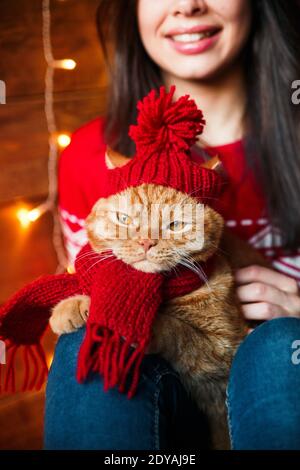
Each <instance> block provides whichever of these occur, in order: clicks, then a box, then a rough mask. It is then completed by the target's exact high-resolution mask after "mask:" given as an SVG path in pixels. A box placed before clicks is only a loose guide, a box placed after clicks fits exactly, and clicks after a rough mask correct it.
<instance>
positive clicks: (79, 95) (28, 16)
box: [0, 0, 107, 449]
mask: <svg viewBox="0 0 300 470" xmlns="http://www.w3.org/2000/svg"><path fill="white" fill-rule="evenodd" d="M97 4H98V0H64V1H62V0H51V7H52V42H53V53H54V56H55V58H56V59H63V58H72V59H74V60H75V61H76V62H77V68H76V69H75V70H73V71H65V70H57V71H56V72H55V93H54V102H55V112H56V118H57V123H58V128H59V130H60V131H61V132H72V131H73V130H75V129H76V128H78V127H79V126H80V125H82V124H83V123H85V122H87V121H88V120H90V119H93V118H94V117H96V116H98V115H101V114H103V112H104V110H105V95H106V86H107V82H106V75H105V67H104V63H103V58H102V55H101V51H100V48H99V45H98V39H97V33H96V27H95V11H96V7H97ZM0 28H1V29H0V57H1V59H0V80H4V81H5V82H6V86H7V99H6V101H7V104H6V105H0V142H1V145H0V168H1V171H0V227H1V237H0V240H1V243H0V266H1V268H0V304H1V303H3V302H4V301H5V300H6V299H7V298H8V296H9V295H11V294H12V293H13V292H15V291H16V290H17V289H19V288H20V287H21V286H22V285H24V284H25V283H27V282H29V281H31V280H32V279H34V278H36V277H38V276H39V275H41V274H46V273H53V272H54V271H55V268H56V265H57V260H56V256H55V252H54V249H53V245H52V219H51V215H50V214H46V215H44V216H43V217H41V219H39V220H38V221H37V222H35V223H34V224H33V225H32V226H30V227H29V228H28V229H26V230H24V229H22V228H21V227H20V225H19V223H18V221H17V220H16V210H17V208H18V207H19V206H20V205H21V204H24V203H25V204H28V205H29V206H36V205H38V204H39V203H40V202H41V201H43V200H44V198H45V196H46V193H47V184H48V180H47V157H48V134H47V130H46V121H45V115H44V75H45V70H46V64H45V59H44V56H43V44H42V0H17V1H11V0H1V1H0ZM54 342H55V338H54V337H53V336H52V335H51V334H48V335H46V337H45V341H44V344H45V347H46V350H47V355H48V358H49V357H51V354H52V352H53V347H54ZM21 367H22V365H19V368H21ZM19 373H20V370H19ZM43 404H44V393H43V391H42V392H40V393H26V394H15V395H10V396H5V395H0V449H38V448H41V446H42V432H43Z"/></svg>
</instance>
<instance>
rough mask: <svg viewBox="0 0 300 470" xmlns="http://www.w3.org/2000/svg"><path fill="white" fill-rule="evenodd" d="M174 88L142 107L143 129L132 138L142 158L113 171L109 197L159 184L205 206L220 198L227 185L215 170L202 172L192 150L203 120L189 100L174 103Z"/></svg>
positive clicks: (135, 128)
mask: <svg viewBox="0 0 300 470" xmlns="http://www.w3.org/2000/svg"><path fill="white" fill-rule="evenodd" d="M175 89H176V87H175V85H172V86H171V88H170V92H169V93H167V92H166V90H165V87H164V86H161V87H160V90H159V96H157V94H156V90H151V91H150V93H149V94H148V95H147V96H146V97H145V98H144V99H142V100H141V101H139V102H138V104H137V109H138V111H139V113H138V118H137V125H132V126H130V129H129V136H130V137H131V138H132V139H133V140H134V142H135V144H136V155H135V156H134V157H133V158H132V159H130V160H129V162H128V163H126V164H125V165H124V166H122V167H117V168H113V169H110V170H108V178H107V185H106V187H105V188H104V191H105V196H106V197H107V196H110V195H112V194H116V193H118V192H120V191H122V190H123V189H126V188H128V187H129V186H139V185H140V184H142V183H153V184H158V185H163V186H169V187H172V188H174V189H177V190H179V191H181V192H184V193H188V194H190V195H192V196H193V197H195V198H197V199H199V200H201V201H202V202H205V199H206V198H209V199H211V198H213V197H216V196H218V195H219V194H220V191H221V186H222V183H223V179H222V178H221V176H220V175H219V174H218V173H217V172H216V171H214V170H211V169H207V168H203V167H201V166H200V165H199V164H198V163H196V162H194V161H192V160H191V158H190V148H191V146H192V145H193V144H195V143H196V140H197V139H196V137H197V135H200V134H201V133H202V131H203V127H204V124H205V120H204V119H203V114H202V111H201V110H200V109H198V108H197V105H196V103H195V101H194V100H192V99H189V95H184V96H181V97H180V98H179V99H178V100H177V101H175V102H172V98H173V95H174V92H175Z"/></svg>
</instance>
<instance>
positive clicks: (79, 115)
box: [0, 0, 106, 203]
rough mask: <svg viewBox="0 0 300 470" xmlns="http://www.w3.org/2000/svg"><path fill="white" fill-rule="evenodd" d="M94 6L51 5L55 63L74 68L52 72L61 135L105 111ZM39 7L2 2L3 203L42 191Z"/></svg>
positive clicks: (94, 0) (26, 0)
mask: <svg viewBox="0 0 300 470" xmlns="http://www.w3.org/2000/svg"><path fill="white" fill-rule="evenodd" d="M97 4H98V0H65V1H61V0H52V1H51V5H52V42H53V53H54V57H55V58H57V59H63V58H72V59H74V60H75V61H76V62H77V67H76V69H75V70H73V71H68V70H56V71H55V95H54V100H55V111H56V117H57V122H58V127H59V129H60V130H61V131H66V132H70V131H73V130H74V129H76V128H77V127H79V126H80V125H81V124H82V123H84V122H86V121H88V120H89V119H92V118H93V117H95V116H97V115H99V114H101V113H103V111H104V106H105V86H106V75H105V68H104V64H103V60H102V55H101V51H100V47H99V45H98V38H97V33H96V26H95V11H96V7H97ZM41 5H42V0H18V1H17V2H12V1H11V0H1V5H0V21H1V39H0V56H1V61H0V62H1V63H0V79H2V80H4V81H5V82H6V88H7V104H6V105H1V106H0V135H1V146H0V167H1V172H0V203H1V202H7V201H10V200H12V199H13V198H16V197H37V196H41V195H43V194H45V193H46V190H47V152H48V141H47V132H46V122H45V116H44V96H43V93H44V76H45V70H46V63H45V59H44V55H43V43H42V9H41Z"/></svg>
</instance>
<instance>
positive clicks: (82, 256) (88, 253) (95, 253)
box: [77, 249, 112, 260]
mask: <svg viewBox="0 0 300 470" xmlns="http://www.w3.org/2000/svg"><path fill="white" fill-rule="evenodd" d="M110 251H112V250H111V249H107V250H105V251H103V252H101V253H97V252H96V251H94V250H90V251H88V252H86V253H83V254H82V255H80V256H78V257H77V259H78V260H81V259H83V258H86V257H88V256H94V257H95V256H103V255H104V254H105V253H106V252H110Z"/></svg>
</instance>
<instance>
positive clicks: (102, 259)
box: [87, 255, 116, 271]
mask: <svg viewBox="0 0 300 470" xmlns="http://www.w3.org/2000/svg"><path fill="white" fill-rule="evenodd" d="M109 258H114V259H116V257H115V255H108V256H106V257H105V258H101V259H98V260H97V261H96V263H94V264H93V265H92V266H90V267H89V268H88V269H87V271H89V270H90V269H92V268H93V267H94V266H96V265H97V264H98V263H101V261H105V260H106V259H109ZM113 261H114V260H113Z"/></svg>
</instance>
